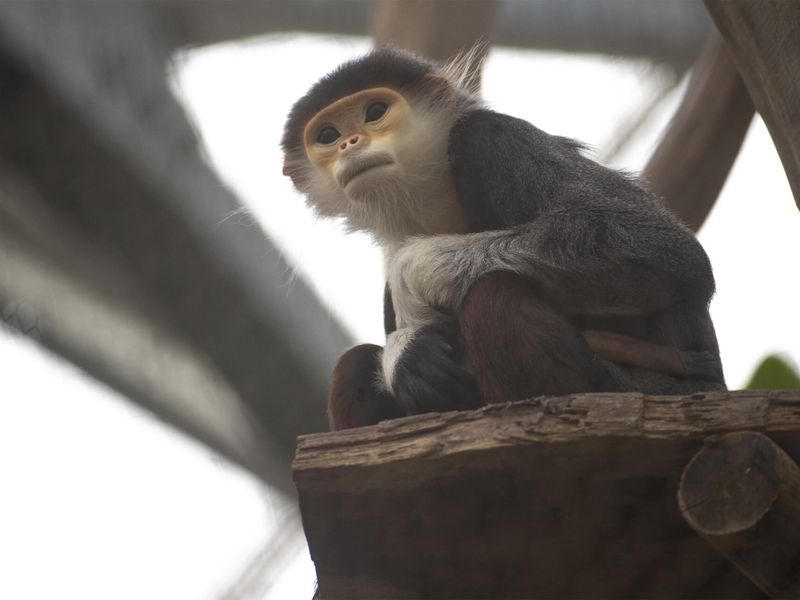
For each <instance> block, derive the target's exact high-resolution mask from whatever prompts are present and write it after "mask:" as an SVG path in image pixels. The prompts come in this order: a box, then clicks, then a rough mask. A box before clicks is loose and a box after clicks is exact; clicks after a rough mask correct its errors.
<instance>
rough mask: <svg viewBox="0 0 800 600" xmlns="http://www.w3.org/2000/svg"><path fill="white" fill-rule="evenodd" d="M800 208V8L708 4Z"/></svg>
mask: <svg viewBox="0 0 800 600" xmlns="http://www.w3.org/2000/svg"><path fill="white" fill-rule="evenodd" d="M706 7H707V8H708V12H709V13H711V17H712V18H713V19H714V22H715V23H716V25H717V28H718V29H719V31H720V33H721V34H722V37H723V39H724V40H725V42H726V44H727V45H728V49H729V50H730V52H731V55H732V56H733V60H734V62H735V63H736V66H737V67H738V69H739V73H741V75H742V79H744V82H745V84H746V85H747V89H748V90H749V91H750V96H751V97H752V98H753V101H754V102H755V105H756V108H757V109H758V112H759V113H760V114H761V116H762V117H763V119H764V122H765V123H766V125H767V128H768V129H769V132H770V135H772V140H773V141H774V142H775V147H776V148H777V150H778V154H779V155H780V157H781V161H782V162H783V168H784V170H785V171H786V177H787V178H788V179H789V185H790V186H791V188H792V193H793V194H794V199H795V202H796V203H797V205H798V207H800V77H798V73H800V2H758V1H751V0H726V1H725V2H720V1H716V0H706Z"/></svg>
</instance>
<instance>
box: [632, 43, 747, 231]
mask: <svg viewBox="0 0 800 600" xmlns="http://www.w3.org/2000/svg"><path fill="white" fill-rule="evenodd" d="M754 112H755V107H754V106H753V101H752V100H751V99H750V95H749V94H748V92H747V88H746V87H745V85H744V82H743V81H742V78H741V77H740V76H739V72H738V70H737V68H736V65H735V64H734V63H733V60H732V58H731V56H730V55H729V53H728V50H727V49H726V47H725V44H724V43H723V41H722V39H721V38H720V37H719V35H718V34H716V33H715V34H712V36H711V37H710V39H709V41H708V43H707V45H706V48H705V50H704V51H703V54H702V55H701V56H700V57H699V58H698V59H697V62H696V63H695V66H694V69H693V71H692V76H691V79H690V81H689V86H688V88H687V90H686V93H685V95H684V97H683V101H682V102H681V105H680V106H679V107H678V110H677V111H676V113H675V115H674V116H673V117H672V120H671V122H670V124H669V126H668V128H667V130H666V132H665V133H664V135H663V137H662V139H661V141H660V142H659V144H658V147H657V148H656V149H655V151H654V152H653V155H652V156H651V157H650V160H649V161H648V163H647V165H646V166H645V168H644V171H643V172H642V179H643V180H644V182H645V185H646V186H647V187H648V188H649V189H651V190H652V191H653V192H655V193H656V194H658V195H659V196H661V197H662V198H663V199H664V201H665V203H666V205H667V206H668V207H669V208H670V210H671V211H672V212H673V213H674V214H676V215H677V216H678V217H679V218H680V219H681V220H682V221H683V222H684V223H686V224H687V225H688V226H689V227H691V228H692V229H693V230H694V231H697V230H698V229H700V227H701V226H702V224H703V222H704V221H705V219H706V217H707V216H708V213H709V212H710V211H711V208H712V207H713V206H714V203H715V202H716V200H717V197H718V196H719V192H720V190H721V189H722V186H723V185H724V183H725V180H726V179H727V177H728V173H729V172H730V170H731V167H732V166H733V163H734V161H735V160H736V157H737V156H738V154H739V150H740V148H741V146H742V142H743V141H744V136H745V134H746V133H747V129H748V127H749V126H750V122H751V121H752V118H753V114H754Z"/></svg>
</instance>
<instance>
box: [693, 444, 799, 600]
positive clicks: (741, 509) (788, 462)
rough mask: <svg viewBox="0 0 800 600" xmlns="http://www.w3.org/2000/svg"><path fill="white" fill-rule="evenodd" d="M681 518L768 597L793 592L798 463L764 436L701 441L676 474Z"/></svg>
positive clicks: (796, 569) (796, 571)
mask: <svg viewBox="0 0 800 600" xmlns="http://www.w3.org/2000/svg"><path fill="white" fill-rule="evenodd" d="M678 503H679V505H680V508H681V513H682V514H683V516H684V518H685V519H686V522H687V523H689V525H690V526H691V527H692V529H694V530H695V531H696V532H697V533H699V534H700V535H701V536H702V537H703V538H704V539H705V540H706V541H708V542H709V543H710V544H711V545H712V546H714V548H716V549H717V550H718V551H719V552H720V553H721V554H722V555H723V556H725V557H726V558H727V559H728V560H730V561H731V562H732V563H734V564H735V565H736V566H737V567H738V568H739V570H741V571H742V573H744V574H745V575H747V577H748V578H750V580H751V581H753V583H755V584H756V585H757V586H758V587H759V588H761V589H762V590H764V591H765V592H766V593H767V594H769V595H770V597H772V598H800V467H798V466H797V465H796V464H795V462H794V461H793V460H792V459H791V458H790V457H789V455H788V454H786V452H784V451H783V450H781V449H780V448H779V447H778V446H777V445H776V444H775V443H774V442H773V441H772V440H770V439H769V438H768V437H767V436H765V435H763V434H761V433H757V432H755V431H737V432H735V433H729V434H727V435H724V436H722V437H714V438H710V439H709V440H707V442H706V445H705V446H704V447H703V448H702V449H701V450H700V451H699V452H698V453H697V454H696V455H695V456H694V458H693V459H692V461H691V462H690V463H689V464H688V465H687V467H686V469H685V470H684V472H683V476H682V477H681V484H680V488H679V490H678Z"/></svg>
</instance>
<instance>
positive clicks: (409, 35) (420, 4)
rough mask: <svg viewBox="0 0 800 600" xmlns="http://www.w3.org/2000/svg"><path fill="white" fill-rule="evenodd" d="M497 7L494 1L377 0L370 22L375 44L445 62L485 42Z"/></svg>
mask: <svg viewBox="0 0 800 600" xmlns="http://www.w3.org/2000/svg"><path fill="white" fill-rule="evenodd" d="M498 6H499V2H497V0H472V1H471V2H463V1H461V0H380V1H379V2H378V3H377V6H376V8H375V13H374V16H373V21H372V32H373V37H374V38H375V45H376V46H382V45H384V44H391V45H394V46H399V47H400V48H405V49H407V50H412V51H414V52H416V53H417V54H421V55H423V56H427V57H428V58H431V59H433V60H436V61H440V62H442V61H446V60H447V59H449V58H452V57H453V56H455V55H456V54H458V53H460V52H464V51H466V50H469V49H470V48H471V47H472V46H474V45H475V43H476V42H478V41H479V40H483V41H484V42H488V41H489V38H490V36H491V32H492V28H493V25H494V18H495V15H496V13H497V10H498ZM487 50H488V46H486V48H484V49H483V53H484V54H485V52H486V51H487Z"/></svg>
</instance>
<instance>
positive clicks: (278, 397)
mask: <svg viewBox="0 0 800 600" xmlns="http://www.w3.org/2000/svg"><path fill="white" fill-rule="evenodd" d="M154 6H157V4H156V3H147V2H144V3H142V2H121V3H116V2H0V115H2V126H0V169H2V172H0V192H6V193H7V194H8V196H7V198H6V199H7V200H8V203H7V204H6V205H5V206H3V207H2V208H3V209H6V208H8V209H9V211H13V214H15V215H17V216H19V219H18V220H16V221H14V220H5V221H4V222H3V223H2V227H0V235H3V234H6V238H5V239H4V240H3V242H6V241H8V242H9V243H11V242H13V247H12V246H11V245H6V244H5V243H4V244H0V271H4V272H3V273H0V283H1V284H2V289H0V308H4V307H5V306H6V305H11V306H14V305H17V304H18V303H20V302H23V301H29V300H31V301H32V305H33V306H38V307H39V308H38V312H39V316H40V321H39V324H40V325H41V327H40V330H41V331H42V335H41V336H38V337H36V339H37V340H38V341H40V342H41V343H43V344H45V345H47V347H48V348H50V349H51V350H53V351H55V352H58V353H60V354H62V355H63V356H65V357H67V358H68V359H70V360H73V361H75V362H76V363H77V364H78V365H79V366H81V367H82V368H84V369H86V370H87V371H88V372H89V373H91V374H92V375H93V376H95V377H96V378H98V379H100V380H101V381H103V382H105V383H107V384H109V385H111V386H114V387H115V388H116V389H118V390H120V391H121V392H122V393H123V394H126V395H127V396H128V397H130V398H131V399H133V400H135V401H137V402H139V403H141V404H142V405H143V406H145V407H146V408H148V409H150V410H152V411H154V412H155V413H156V414H157V415H158V416H159V417H161V418H163V419H165V420H167V421H169V422H170V423H171V424H173V425H176V426H177V427H180V428H181V429H183V430H184V431H186V432H187V433H189V434H190V435H193V436H195V437H198V438H199V439H200V440H201V441H202V442H205V443H207V444H209V445H211V446H212V447H213V448H215V449H216V450H218V451H220V452H222V453H223V455H225V456H226V457H227V458H229V459H231V460H234V461H237V462H239V463H240V464H242V465H243V466H244V467H246V468H248V469H250V470H251V471H253V472H254V473H256V474H257V475H258V476H259V477H260V478H262V479H263V480H264V481H266V482H268V483H271V484H273V485H275V486H276V487H278V488H279V489H280V490H281V491H283V492H284V493H285V494H287V495H292V494H293V493H294V488H293V486H292V485H291V477H290V468H289V464H290V461H291V456H292V452H293V449H294V442H295V438H296V437H297V435H298V434H300V433H308V432H312V431H324V430H326V429H327V419H326V417H325V408H324V407H325V396H326V395H327V387H328V377H329V374H330V371H331V370H332V368H333V365H334V363H335V360H336V357H337V356H338V355H339V354H340V353H341V352H342V350H343V348H345V347H346V346H347V345H348V344H349V343H350V338H349V336H348V335H347V334H346V332H345V331H344V330H343V328H342V327H341V326H340V324H339V323H338V322H337V321H336V320H335V319H333V318H331V316H330V314H329V313H328V311H327V310H326V309H325V308H324V307H323V305H322V304H321V303H320V301H319V300H318V298H317V296H316V295H315V294H314V293H313V292H312V291H311V289H310V288H309V287H308V285H307V284H306V283H305V282H303V281H302V280H301V279H299V278H298V279H297V280H296V281H294V282H293V284H292V285H291V286H290V288H287V286H286V283H287V281H288V280H289V277H290V273H291V268H290V267H289V265H288V263H287V262H286V260H285V259H283V257H282V256H281V255H280V253H279V252H278V250H277V249H276V248H275V246H274V245H273V244H272V243H271V242H270V241H269V240H268V239H267V238H266V236H265V235H264V232H263V231H262V229H261V228H260V227H258V226H257V224H256V223H243V222H241V221H237V220H236V219H230V218H229V217H230V216H231V214H234V213H237V212H240V211H242V205H241V203H240V202H239V200H238V199H237V198H236V197H235V196H234V195H233V194H232V193H231V192H230V191H229V190H228V189H227V188H226V187H225V185H224V184H223V183H222V182H221V181H220V180H219V179H218V178H217V176H216V175H215V174H214V173H213V172H212V170H211V169H210V168H209V165H208V163H207V162H206V160H204V158H203V157H202V156H201V150H200V146H199V142H198V138H197V136H196V135H195V134H194V132H193V130H192V127H191V125H190V124H189V122H188V120H187V118H186V115H185V114H184V112H183V109H182V108H181V106H180V105H179V104H178V102H177V101H176V99H175V97H174V96H173V94H172V92H171V90H170V87H169V82H168V81H167V78H166V74H167V72H168V67H167V65H168V61H169V60H170V58H171V52H172V46H171V40H170V38H169V35H168V32H165V31H164V29H163V23H162V22H161V21H160V20H159V19H158V18H157V16H156V14H157V13H156V11H154V10H152V9H153V7H154ZM11 179H13V180H14V181H21V182H23V183H22V184H20V185H18V186H13V187H15V188H20V189H21V188H27V189H28V192H19V193H11V192H8V191H7V190H9V189H11V187H12V186H11V185H10V183H11ZM9 207H10V208H9ZM7 214H12V213H11V212H5V213H4V212H0V219H4V218H5V217H6V215H7ZM40 215H44V217H40ZM44 218H46V219H47V223H51V224H52V225H51V226H49V227H47V229H44V228H42V229H41V230H40V229H39V228H37V227H36V223H37V222H39V221H40V220H42V219H44ZM23 223H28V226H23ZM7 230H8V231H9V232H10V233H6V231H7ZM45 231H47V232H48V235H45V234H44V232H45ZM12 236H13V237H12ZM51 237H52V239H53V243H46V242H47V240H48V239H49V238H51ZM72 240H80V242H81V244H80V251H77V246H75V245H74V244H71V243H68V242H71V241H72ZM59 241H61V244H60V245H59V244H57V243H56V242H59ZM64 247H66V248H73V247H74V248H75V249H76V251H74V252H71V253H66V252H64V251H63V248H64ZM8 265H15V267H14V269H15V272H17V273H20V272H24V273H25V276H24V277H21V276H20V277H17V276H14V277H11V276H8V273H9V272H10V268H9V267H8ZM50 273H55V274H56V275H57V277H55V276H53V277H48V276H46V275H49V274H50ZM2 275H7V277H3V276H2ZM27 283H31V284H33V283H36V284H37V285H38V286H39V287H38V288H37V287H35V286H34V287H31V286H27ZM62 284H63V285H62ZM36 289H38V290H40V292H42V293H36ZM46 290H62V291H63V290H66V291H63V294H67V293H69V302H66V301H65V302H63V303H59V295H63V294H51V295H48V294H47V293H44V292H45V291H46ZM28 304H31V302H28ZM101 321H102V323H104V324H108V323H118V324H119V327H118V328H115V329H108V330H106V328H100V327H97V326H96V323H99V322H101ZM112 332H113V333H112ZM309 340H312V341H311V342H309ZM162 341H163V343H161V342H162ZM159 378H161V379H162V380H163V383H162V384H161V385H159V384H158V379H159ZM198 388H202V389H198ZM207 401H210V402H211V403H212V405H211V406H209V405H208V404H207ZM227 425H231V426H230V427H228V426H227Z"/></svg>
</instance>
